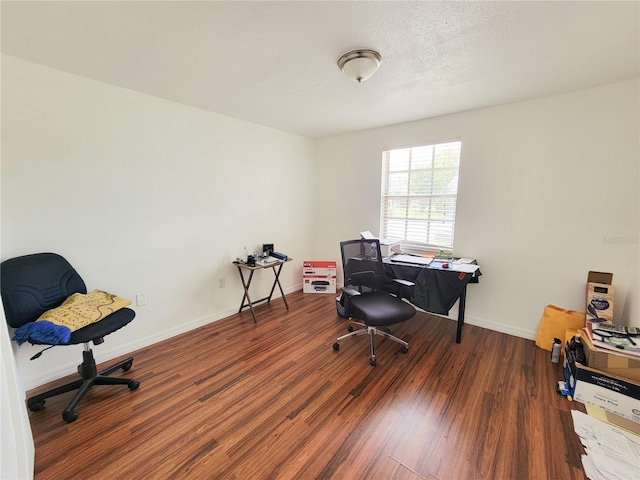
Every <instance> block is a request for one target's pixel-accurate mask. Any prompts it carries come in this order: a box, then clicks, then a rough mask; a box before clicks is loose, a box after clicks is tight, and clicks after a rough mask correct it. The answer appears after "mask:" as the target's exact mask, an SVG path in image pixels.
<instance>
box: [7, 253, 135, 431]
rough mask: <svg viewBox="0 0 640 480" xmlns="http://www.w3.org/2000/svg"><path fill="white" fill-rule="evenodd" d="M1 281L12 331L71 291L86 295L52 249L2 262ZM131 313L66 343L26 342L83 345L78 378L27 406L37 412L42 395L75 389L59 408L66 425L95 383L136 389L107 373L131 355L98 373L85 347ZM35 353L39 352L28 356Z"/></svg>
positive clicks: (97, 324)
mask: <svg viewBox="0 0 640 480" xmlns="http://www.w3.org/2000/svg"><path fill="white" fill-rule="evenodd" d="M0 283H1V291H2V302H3V305H4V311H5V317H6V320H7V323H8V324H9V326H10V327H12V328H16V329H17V328H20V327H22V326H23V325H25V324H27V323H29V322H35V321H36V320H38V318H39V317H40V316H41V315H42V314H43V313H45V312H46V311H48V310H50V309H53V308H56V307H58V306H60V305H61V304H62V303H63V302H64V301H65V300H66V299H67V298H68V297H69V296H70V295H72V294H74V293H87V288H86V286H85V283H84V281H83V280H82V278H81V277H80V275H79V274H78V273H77V272H76V270H75V269H74V268H73V267H72V266H71V265H70V264H69V262H67V260H65V259H64V258H63V257H61V256H60V255H57V254H55V253H37V254H33V255H25V256H21V257H16V258H12V259H9V260H5V261H4V262H2V264H0ZM134 317H135V312H134V311H133V310H131V309H129V308H121V309H120V310H117V311H115V312H113V313H111V314H109V315H107V316H106V317H104V318H103V319H102V320H99V321H97V322H95V323H92V324H89V325H87V326H85V327H82V328H80V329H78V330H76V331H74V332H72V333H71V337H70V339H69V340H68V341H66V342H63V343H61V342H59V341H47V340H34V339H29V340H28V341H29V343H31V344H33V345H50V346H58V345H77V344H81V343H82V344H84V351H83V352H82V364H80V365H79V366H78V373H79V374H80V377H81V378H80V379H79V380H76V381H73V382H71V383H68V384H66V385H63V386H61V387H57V388H54V389H52V390H49V391H48V392H45V393H41V394H39V395H35V396H33V397H31V398H29V399H28V400H27V406H28V408H29V409H30V410H31V411H37V410H42V409H43V408H44V405H45V401H46V399H47V398H50V397H53V396H56V395H60V394H62V393H66V392H70V391H73V390H77V392H76V394H75V396H74V397H73V399H72V400H71V402H70V403H69V404H68V406H67V408H65V409H64V410H63V411H62V419H63V420H64V421H66V422H68V423H71V422H73V421H75V420H76V419H77V418H78V415H79V414H78V412H77V410H76V406H77V405H78V403H79V402H80V400H82V398H83V397H84V396H85V395H86V393H87V392H88V391H89V389H90V388H91V387H93V386H94V385H126V386H128V387H129V390H136V389H137V388H138V387H139V385H140V382H138V381H137V380H133V379H131V378H124V377H112V376H109V375H110V374H111V373H113V372H115V371H116V370H118V369H122V370H123V371H125V372H126V371H128V370H129V369H130V368H131V366H132V364H133V358H132V357H129V358H126V359H125V360H122V361H120V362H118V363H116V364H115V365H112V366H110V367H109V368H107V369H105V370H102V371H100V372H98V371H97V367H96V361H95V359H94V356H93V352H92V350H91V348H90V343H93V344H94V345H99V344H101V343H103V342H104V337H105V336H107V335H109V334H110V333H113V332H115V331H116V330H119V329H120V328H122V327H124V326H125V325H127V324H128V323H130V322H131V321H132V320H133V319H134ZM40 353H42V352H40ZM38 356H39V354H38V355H36V356H34V357H33V358H37V357H38ZM33 358H32V359H33Z"/></svg>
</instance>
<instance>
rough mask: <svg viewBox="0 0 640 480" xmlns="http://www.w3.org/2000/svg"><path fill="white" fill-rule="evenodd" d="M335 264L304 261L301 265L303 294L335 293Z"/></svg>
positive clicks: (331, 262) (323, 261) (324, 261)
mask: <svg viewBox="0 0 640 480" xmlns="http://www.w3.org/2000/svg"><path fill="white" fill-rule="evenodd" d="M336 272H337V266H336V262H333V261H326V260H322V261H317V260H305V261H304V262H303V263H302V292H303V293H336Z"/></svg>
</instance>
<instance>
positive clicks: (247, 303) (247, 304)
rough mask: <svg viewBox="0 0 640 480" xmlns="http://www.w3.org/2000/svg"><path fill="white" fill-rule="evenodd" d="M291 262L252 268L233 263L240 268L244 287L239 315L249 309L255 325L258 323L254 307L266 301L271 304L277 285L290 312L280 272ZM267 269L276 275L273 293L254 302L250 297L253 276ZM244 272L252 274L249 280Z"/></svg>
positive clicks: (284, 261) (287, 260) (273, 263)
mask: <svg viewBox="0 0 640 480" xmlns="http://www.w3.org/2000/svg"><path fill="white" fill-rule="evenodd" d="M291 260H293V259H292V258H287V259H286V260H280V261H277V262H272V263H266V264H263V265H255V266H250V265H247V264H246V263H242V262H233V264H234V265H235V266H236V267H238V273H239V274H240V280H241V281H242V286H243V287H244V295H243V296H242V303H241V304H240V309H239V310H238V313H240V312H242V310H244V309H245V308H249V309H250V310H251V316H252V317H253V321H254V322H255V323H258V322H257V320H256V314H255V312H254V311H253V306H254V305H256V304H258V303H261V302H264V301H266V302H267V303H269V302H271V297H272V296H273V292H274V291H275V289H276V285H278V288H279V289H280V294H281V295H282V300H283V301H284V306H285V307H286V308H287V310H289V304H288V303H287V298H286V297H285V295H284V291H283V290H282V285H280V272H281V271H282V266H283V265H284V264H285V263H287V262H290V261H291ZM266 268H271V269H272V270H273V274H274V275H275V278H274V280H273V285H272V286H271V292H269V295H268V296H266V297H264V298H260V299H259V300H253V301H252V300H251V296H250V295H249V287H250V286H251V280H253V274H254V272H255V271H256V270H264V269H266ZM244 270H247V271H249V272H250V273H249V278H247V279H245V276H244V272H243V271H244Z"/></svg>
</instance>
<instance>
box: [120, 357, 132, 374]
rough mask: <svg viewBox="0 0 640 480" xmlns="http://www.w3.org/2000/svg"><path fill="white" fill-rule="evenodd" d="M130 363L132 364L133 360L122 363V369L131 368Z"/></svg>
mask: <svg viewBox="0 0 640 480" xmlns="http://www.w3.org/2000/svg"><path fill="white" fill-rule="evenodd" d="M131 365H133V360H131V361H130V362H127V363H125V364H124V365H122V371H123V372H128V371H129V370H131Z"/></svg>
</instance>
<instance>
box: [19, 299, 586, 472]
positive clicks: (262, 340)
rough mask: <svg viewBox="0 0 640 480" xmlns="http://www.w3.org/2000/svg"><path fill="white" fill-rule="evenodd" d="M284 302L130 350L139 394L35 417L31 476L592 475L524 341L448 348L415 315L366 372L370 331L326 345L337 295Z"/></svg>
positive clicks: (116, 389)
mask: <svg viewBox="0 0 640 480" xmlns="http://www.w3.org/2000/svg"><path fill="white" fill-rule="evenodd" d="M287 299H288V300H289V305H290V308H291V309H290V310H289V311H288V312H286V311H285V309H284V306H283V303H282V300H280V299H278V300H275V301H274V302H273V303H272V304H271V305H264V306H261V307H259V308H258V309H257V311H258V314H259V317H258V323H257V324H254V323H253V321H252V319H251V316H250V314H249V313H248V312H243V313H242V314H240V315H234V316H232V317H229V318H227V319H224V320H220V321H218V322H215V323H212V324H210V325H208V326H207V327H204V328H201V329H199V330H198V331H195V332H191V333H187V334H184V335H181V336H179V337H175V338H172V339H170V340H167V341H164V342H161V343H158V344H156V345H153V346H151V347H148V348H144V349H142V350H139V351H137V352H134V357H135V361H134V364H133V368H132V369H131V370H130V371H129V372H126V373H118V374H119V375H123V376H130V377H133V378H136V379H138V380H140V382H141V385H140V388H139V389H138V390H135V391H129V390H128V389H127V388H126V387H121V386H100V387H96V388H94V389H92V390H91V392H90V393H89V395H88V396H87V397H86V398H85V399H84V400H83V401H82V402H81V403H80V406H79V412H80V417H79V419H78V420H77V421H76V422H74V423H71V424H66V423H64V422H63V421H62V419H61V411H62V409H63V408H64V407H65V405H66V403H67V402H68V401H69V399H70V397H71V394H70V393H69V394H65V395H61V396H59V397H57V398H52V399H49V400H47V405H46V408H45V410H43V411H40V412H30V413H29V415H30V419H31V424H32V427H33V434H34V437H35V444H36V474H35V478H36V480H41V479H69V478H82V479H91V478H95V479H107V478H108V479H133V478H136V479H147V478H149V479H170V478H180V479H188V478H192V479H252V480H253V479H316V478H334V479H350V480H351V479H383V480H387V479H407V480H416V479H420V478H422V479H429V480H435V479H440V480H449V479H457V480H462V479H498V480H502V479H519V480H524V479H545V480H546V479H579V480H584V479H585V476H584V473H583V471H582V468H581V464H580V455H581V454H582V453H583V450H582V447H581V445H580V443H579V440H578V437H577V436H576V435H575V434H574V432H573V425H572V420H571V415H570V409H571V408H580V407H581V405H579V404H572V403H570V402H568V401H567V400H566V399H564V398H563V397H561V396H559V395H558V394H556V392H555V384H556V381H557V380H560V379H561V378H562V373H561V369H560V366H558V365H554V364H552V363H551V362H550V361H549V355H548V352H543V351H540V350H539V349H537V348H536V347H535V345H534V343H533V342H532V341H529V340H524V339H521V338H517V337H512V336H508V335H505V334H501V333H497V332H493V331H490V330H485V329H482V328H478V327H474V326H471V325H467V326H465V327H464V332H463V339H462V344H460V345H457V344H455V342H454V337H455V327H456V324H455V322H452V321H450V320H447V319H443V318H439V317H435V316H430V315H427V314H424V313H419V314H418V315H417V316H416V317H415V318H413V319H412V320H410V321H408V322H405V323H404V324H401V325H398V326H395V327H394V328H393V333H394V334H396V335H398V336H400V337H401V338H404V339H405V340H408V341H409V343H410V350H409V353H407V354H402V353H401V352H400V348H399V346H398V345H397V344H396V343H394V342H391V341H390V340H387V339H382V337H377V338H376V340H377V345H378V348H377V352H376V353H377V357H378V366H377V367H375V368H373V367H371V366H370V365H369V362H368V359H369V357H368V349H369V345H368V340H367V337H359V338H355V339H350V340H349V341H345V342H343V343H342V345H341V348H340V351H338V352H336V351H334V350H333V349H332V347H331V346H332V344H333V342H334V341H335V338H336V337H337V336H339V335H342V334H343V333H345V328H346V325H347V322H346V320H344V319H341V318H339V317H338V316H337V315H336V312H335V297H333V296H331V295H303V294H302V293H295V294H292V295H290V296H288V297H287ZM106 341H107V342H108V341H109V338H108V337H107V338H106ZM94 351H95V353H96V356H97V358H98V361H99V360H100V358H99V356H100V347H97V348H95V349H94ZM79 355H80V354H79ZM38 361H47V354H45V355H44V356H43V357H42V358H41V359H40V360H38ZM105 366H106V365H105ZM56 383H60V382H56ZM42 390H43V388H39V389H36V390H35V391H34V392H30V393H36V392H38V391H42Z"/></svg>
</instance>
